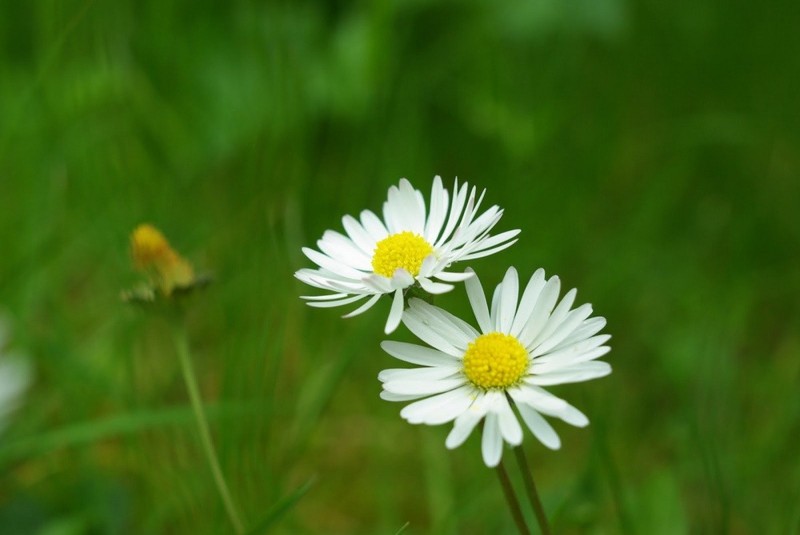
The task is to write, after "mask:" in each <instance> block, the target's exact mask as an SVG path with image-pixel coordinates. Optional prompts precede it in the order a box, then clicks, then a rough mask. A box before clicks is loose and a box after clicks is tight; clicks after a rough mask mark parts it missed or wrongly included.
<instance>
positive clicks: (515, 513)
mask: <svg viewBox="0 0 800 535" xmlns="http://www.w3.org/2000/svg"><path fill="white" fill-rule="evenodd" d="M495 470H496V471H497V477H498V478H499V479H500V486H501V487H503V494H504V495H505V497H506V503H508V509H509V510H510V511H511V516H512V517H513V518H514V523H515V524H516V525H517V529H518V530H519V532H520V535H530V533H531V532H530V530H529V529H528V526H527V525H526V524H525V517H523V516H522V509H520V507H519V500H517V495H516V493H515V492H514V487H513V486H511V479H509V477H508V472H506V468H505V466H503V461H502V460H501V461H500V464H498V465H497V466H496V467H495Z"/></svg>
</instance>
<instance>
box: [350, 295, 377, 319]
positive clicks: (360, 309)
mask: <svg viewBox="0 0 800 535" xmlns="http://www.w3.org/2000/svg"><path fill="white" fill-rule="evenodd" d="M380 297H381V294H377V295H373V296H372V297H370V298H369V300H368V301H367V302H366V303H364V304H363V305H361V306H360V307H358V308H357V309H355V310H354V311H352V312H350V313H348V314H345V315H344V316H342V317H343V318H352V317H354V316H358V315H359V314H361V313H363V312H366V311H367V310H369V309H370V308H372V306H373V305H374V304H375V303H377V302H378V299H380Z"/></svg>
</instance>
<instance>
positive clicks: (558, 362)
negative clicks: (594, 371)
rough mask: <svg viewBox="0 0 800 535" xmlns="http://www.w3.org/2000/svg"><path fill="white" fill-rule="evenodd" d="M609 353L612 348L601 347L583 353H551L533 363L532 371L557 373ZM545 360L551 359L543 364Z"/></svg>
mask: <svg viewBox="0 0 800 535" xmlns="http://www.w3.org/2000/svg"><path fill="white" fill-rule="evenodd" d="M598 338H599V337H598ZM609 351H611V348H610V347H608V346H600V347H596V348H594V349H589V350H587V351H582V352H572V351H569V352H559V353H551V354H549V355H545V356H544V357H540V358H538V359H536V360H535V361H534V363H533V368H532V369H533V372H534V373H537V374H542V373H550V372H555V371H558V370H561V369H563V368H567V367H572V366H574V365H576V364H579V363H581V362H588V361H590V360H594V359H597V358H600V357H602V356H603V355H605V354H606V353H608V352H609ZM550 357H556V358H550ZM544 359H549V360H547V361H546V362H543V360H544Z"/></svg>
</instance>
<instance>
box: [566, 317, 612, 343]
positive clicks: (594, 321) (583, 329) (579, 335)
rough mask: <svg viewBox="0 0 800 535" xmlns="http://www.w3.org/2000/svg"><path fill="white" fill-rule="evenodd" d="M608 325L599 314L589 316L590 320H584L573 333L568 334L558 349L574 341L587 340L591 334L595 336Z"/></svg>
mask: <svg viewBox="0 0 800 535" xmlns="http://www.w3.org/2000/svg"><path fill="white" fill-rule="evenodd" d="M605 326H606V319H605V318H603V317H601V316H597V317H594V318H589V319H588V320H586V321H584V322H583V324H582V325H581V326H580V327H578V328H577V329H575V330H574V331H572V334H570V335H569V336H567V337H566V338H565V339H564V341H563V342H561V343H560V344H559V345H558V347H557V348H556V349H560V348H562V347H566V346H568V345H569V344H572V343H574V342H577V341H580V340H585V339H587V338H589V337H590V336H594V335H595V334H597V333H599V332H600V331H601V330H603V327H605Z"/></svg>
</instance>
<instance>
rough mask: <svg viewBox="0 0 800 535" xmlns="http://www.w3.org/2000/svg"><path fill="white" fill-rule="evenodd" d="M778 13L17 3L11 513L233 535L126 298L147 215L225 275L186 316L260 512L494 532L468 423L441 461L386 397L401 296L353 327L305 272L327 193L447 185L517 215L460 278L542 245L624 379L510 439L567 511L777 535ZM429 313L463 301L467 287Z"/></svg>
mask: <svg viewBox="0 0 800 535" xmlns="http://www.w3.org/2000/svg"><path fill="white" fill-rule="evenodd" d="M798 19H799V17H798V13H797V9H796V6H795V4H794V3H793V2H790V1H788V0H784V1H780V0H779V1H777V2H771V3H769V4H768V5H767V4H758V3H752V2H744V1H743V0H734V1H732V2H728V3H721V2H710V1H702V0H701V1H700V2H686V1H685V2H673V3H665V2H657V1H654V0H643V1H640V2H631V1H625V0H508V1H505V2H492V1H489V0H461V1H456V0H433V1H425V0H410V1H405V2H391V1H385V2H341V1H336V0H330V1H328V2H312V1H302V0H291V1H289V0H285V1H269V2H257V1H252V0H232V1H230V2H197V1H189V0H175V1H172V2H161V1H155V0H136V1H134V0H114V1H111V2H106V1H103V0H35V1H31V2H12V1H8V2H3V3H2V4H0V247H1V249H0V305H1V306H2V307H4V308H5V310H6V312H8V313H9V314H10V315H11V316H12V317H13V318H14V319H15V324H14V338H13V344H14V347H15V348H16V349H18V350H22V351H24V352H25V353H27V354H28V355H29V356H30V357H31V358H32V360H33V362H34V365H35V368H36V383H35V385H34V387H33V389H32V391H31V392H30V395H29V397H28V403H27V405H26V406H25V407H24V408H23V409H22V410H20V411H19V412H18V413H17V416H18V418H17V419H16V421H15V422H14V423H13V425H12V426H11V427H10V428H9V429H8V430H7V432H6V433H5V434H4V435H3V436H2V437H0V533H3V534H6V533H8V534H18V533H33V534H41V535H71V534H96V533H115V534H116V533H119V534H126V533H131V534H133V533H136V534H141V533H197V534H203V533H224V532H227V530H228V529H229V528H228V525H227V524H226V519H225V516H224V511H223V510H222V507H221V505H220V504H219V501H218V499H217V495H216V492H215V489H214V487H213V483H212V479H211V476H210V474H209V472H208V469H207V466H206V465H205V464H204V461H203V456H202V451H201V450H200V448H199V445H198V443H197V439H196V434H195V430H194V427H193V425H192V419H191V412H190V410H189V407H188V401H187V396H186V392H185V389H184V387H183V383H182V382H181V378H180V373H179V368H178V364H177V359H176V357H175V354H174V350H173V348H172V346H171V344H170V337H169V332H168V329H167V328H166V326H165V324H164V322H163V321H161V320H159V319H158V318H155V317H151V316H148V315H146V314H144V313H142V312H141V311H139V310H136V309H133V308H130V307H126V306H125V305H123V304H122V303H121V302H120V301H119V290H120V289H122V288H126V287H129V286H131V285H132V284H133V283H134V282H135V281H136V280H137V276H136V274H135V273H133V270H132V267H131V266H130V262H129V258H128V252H127V239H128V234H129V232H130V231H131V230H132V229H133V227H134V226H135V225H136V224H138V223H140V222H143V221H149V222H152V223H154V224H156V225H157V226H159V227H160V228H161V229H162V230H163V231H164V232H165V233H166V235H167V236H168V237H169V238H170V239H171V241H172V243H173V244H174V245H175V247H176V248H177V249H179V250H180V251H181V252H182V254H184V255H185V256H186V257H187V258H189V259H191V260H192V262H193V263H194V264H195V266H196V267H197V268H198V269H200V270H209V271H212V272H213V273H214V274H215V278H216V282H215V284H214V285H213V286H212V287H210V288H209V290H208V291H207V292H205V294H204V295H202V296H198V298H197V299H195V300H194V301H193V304H192V308H191V311H190V316H189V322H190V333H191V337H192V344H193V349H194V352H195V355H194V356H195V366H196V369H197V370H198V373H199V374H200V381H201V386H202V388H203V394H204V397H205V398H206V399H207V400H208V403H209V406H208V412H209V416H210V418H211V424H212V428H213V431H214V435H215V440H216V442H217V447H218V449H219V451H220V456H221V458H222V465H223V469H224V471H225V473H226V475H227V477H228V479H229V482H230V484H231V487H232V489H233V494H234V496H235V498H236V500H237V501H238V502H239V504H240V507H241V508H242V510H243V512H244V516H245V517H246V518H247V520H248V524H249V525H251V526H253V527H255V526H256V525H257V524H258V523H259V522H261V521H263V520H264V519H267V520H268V522H267V523H268V524H269V526H266V527H268V528H272V531H273V532H276V533H292V534H296V533H327V534H335V533H343V534H344V533H348V534H349V533H354V534H355V533H359V534H377V533H396V532H398V531H399V530H401V529H402V530H403V533H405V534H409V535H410V534H416V533H436V534H448V533H507V532H510V531H511V529H512V524H511V520H510V517H509V515H508V513H507V511H506V510H505V508H504V505H503V502H502V495H501V493H500V490H499V486H498V485H497V483H496V482H495V475H494V474H493V473H492V472H491V471H489V470H487V469H486V468H485V467H484V466H483V465H482V464H481V462H480V455H479V444H478V442H479V441H478V440H477V439H476V437H472V438H471V439H470V441H469V442H468V443H467V444H466V445H465V446H464V447H462V448H460V449H458V450H456V451H454V452H448V451H446V450H445V448H444V437H445V435H446V433H447V429H446V428H445V427H438V428H415V427H411V426H409V425H408V424H406V423H405V422H403V421H402V420H401V419H400V418H399V416H398V415H397V413H398V411H399V409H400V405H399V404H389V403H385V402H382V401H380V400H379V399H378V392H379V390H380V387H379V384H378V381H377V380H376V375H377V373H378V371H379V370H381V369H383V368H386V367H393V366H395V365H396V363H394V362H393V361H392V359H391V358H390V357H388V356H387V355H385V354H382V352H381V350H380V349H379V347H378V343H379V341H380V340H381V339H382V336H381V332H382V329H381V327H382V325H383V319H384V317H385V312H386V310H387V309H388V303H384V304H383V306H382V307H378V309H377V310H374V311H372V312H371V313H369V314H367V315H365V316H361V317H358V318H356V319H351V320H347V321H343V320H341V319H340V318H339V317H338V314H337V313H336V311H330V310H312V309H308V308H307V307H305V306H304V305H303V304H302V303H301V302H300V300H299V299H298V298H297V295H298V294H300V293H307V292H308V289H307V288H301V287H300V284H299V283H297V282H295V281H294V280H293V278H292V273H293V272H294V270H296V269H298V268H300V267H303V266H308V265H310V263H309V262H308V261H306V260H305V259H304V258H303V257H302V256H301V254H300V247H301V246H303V245H313V244H314V242H315V240H316V239H317V238H318V237H319V236H320V235H321V233H322V232H323V231H324V230H325V229H327V228H336V229H338V228H340V222H339V221H340V217H341V216H342V215H343V214H345V213H356V212H358V211H360V210H361V209H363V208H371V209H373V210H378V209H379V207H380V203H381V202H382V200H383V198H384V196H385V192H386V188H387V186H388V185H390V184H393V183H396V182H397V180H398V179H399V178H400V177H402V176H406V177H408V178H409V179H411V181H412V183H414V184H415V185H416V186H417V187H418V188H420V189H422V190H423V191H427V190H428V189H429V184H430V180H431V178H432V177H433V176H434V174H441V175H442V176H443V177H445V179H446V181H450V180H452V178H453V177H455V176H458V177H459V178H460V179H462V180H468V181H470V182H472V183H475V184H477V185H479V186H481V187H486V188H487V189H488V193H487V200H488V202H489V203H493V204H494V203H496V204H499V205H501V206H503V207H504V208H505V209H506V215H505V217H504V219H503V220H502V222H501V223H500V225H499V227H498V228H499V229H501V230H505V229H511V228H521V229H522V230H523V233H522V236H521V240H520V242H519V243H518V244H517V245H516V246H514V247H513V248H512V249H510V250H508V251H506V252H503V253H501V254H500V255H498V256H495V257H491V258H489V259H484V260H480V261H477V262H475V263H474V266H475V268H476V269H477V270H478V272H479V273H480V274H481V276H482V278H483V279H484V281H485V283H486V284H488V285H493V284H495V283H496V282H498V281H499V278H500V276H501V274H502V273H503V271H504V270H505V268H506V266H507V265H509V264H513V265H516V266H517V267H518V268H519V269H520V271H521V273H522V274H523V276H525V274H526V273H528V274H529V273H531V272H532V271H533V270H534V269H535V268H537V267H540V266H541V267H544V268H545V269H546V270H548V272H549V273H558V274H559V275H561V277H562V279H563V280H564V282H565V284H566V285H567V286H576V287H578V288H579V290H580V295H579V298H582V299H583V300H584V301H589V302H592V303H593V304H594V308H595V311H596V313H598V314H600V315H603V316H606V317H607V318H608V320H609V327H608V332H610V333H612V334H613V335H614V338H613V339H612V346H613V351H612V353H611V354H610V355H609V356H608V361H609V362H611V363H612V365H613V366H614V369H615V371H614V373H613V374H612V375H611V376H610V377H608V378H605V379H602V380H599V381H595V382H592V383H587V384H583V385H573V386H565V387H560V388H556V389H554V390H555V391H556V393H557V394H559V395H563V396H564V397H565V398H567V399H569V400H571V401H573V402H574V403H575V404H576V405H577V406H578V407H580V408H582V409H583V410H585V411H586V412H587V414H588V415H589V417H590V419H591V421H592V424H591V425H590V426H589V427H588V428H586V429H572V428H570V427H569V426H566V425H558V424H556V425H557V429H558V431H559V433H560V434H561V435H562V439H563V447H562V450H561V451H558V452H550V451H547V450H545V449H544V448H543V447H542V446H541V445H539V444H538V443H536V442H535V440H533V439H532V437H531V436H530V435H527V436H526V442H525V447H526V449H527V450H528V452H529V454H530V455H531V456H532V461H533V463H534V470H535V475H536V477H537V480H538V483H539V487H540V490H541V492H542V494H543V499H544V502H545V507H546V508H547V510H548V512H549V514H550V516H551V518H552V521H553V524H554V528H555V530H556V532H558V533H590V534H605V533H648V534H650V533H656V534H673V533H675V534H679V533H797V532H798V531H800V513H798V503H800V458H799V457H798V448H797V439H798V436H800V396H798V388H797V385H798V380H799V379H800V358H799V357H800V328H799V327H800V312H799V311H798V306H797V301H798V295H800V293H799V292H800V269H798V260H799V259H800V255H798V253H800V251H799V250H798V243H800V223H799V222H798V216H797V206H798V201H800V181H798V175H799V174H800V151H798V148H800V124H799V123H800V109H799V108H800V105H798V102H799V101H798V98H797V87H798V83H799V82H800V54H798V50H800V43H799V42H798V39H797V32H796V28H797V25H798V22H800V20H798ZM440 304H442V305H443V306H446V307H448V308H450V309H452V310H453V311H456V312H461V313H465V314H466V313H467V310H468V308H467V307H466V300H465V297H464V295H463V289H462V288H458V289H456V291H455V292H453V293H452V294H451V295H448V296H446V297H443V298H442V299H441V301H440ZM400 336H401V337H404V336H407V335H405V334H401V335H400ZM309 481H311V484H310V486H306V485H307V484H308V482H309ZM518 483H519V481H518ZM298 489H299V491H298ZM306 490H307V492H305V493H303V491H306ZM297 498H299V499H298V500H297V502H296V504H295V503H294V502H295V500H296V499H297ZM276 511H277V512H278V513H280V515H279V516H276V515H274V514H273V513H275V512H276ZM271 518H272V519H273V520H274V521H272V520H270V519H271ZM406 524H408V525H407V526H406ZM403 526H406V527H405V528H403Z"/></svg>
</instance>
